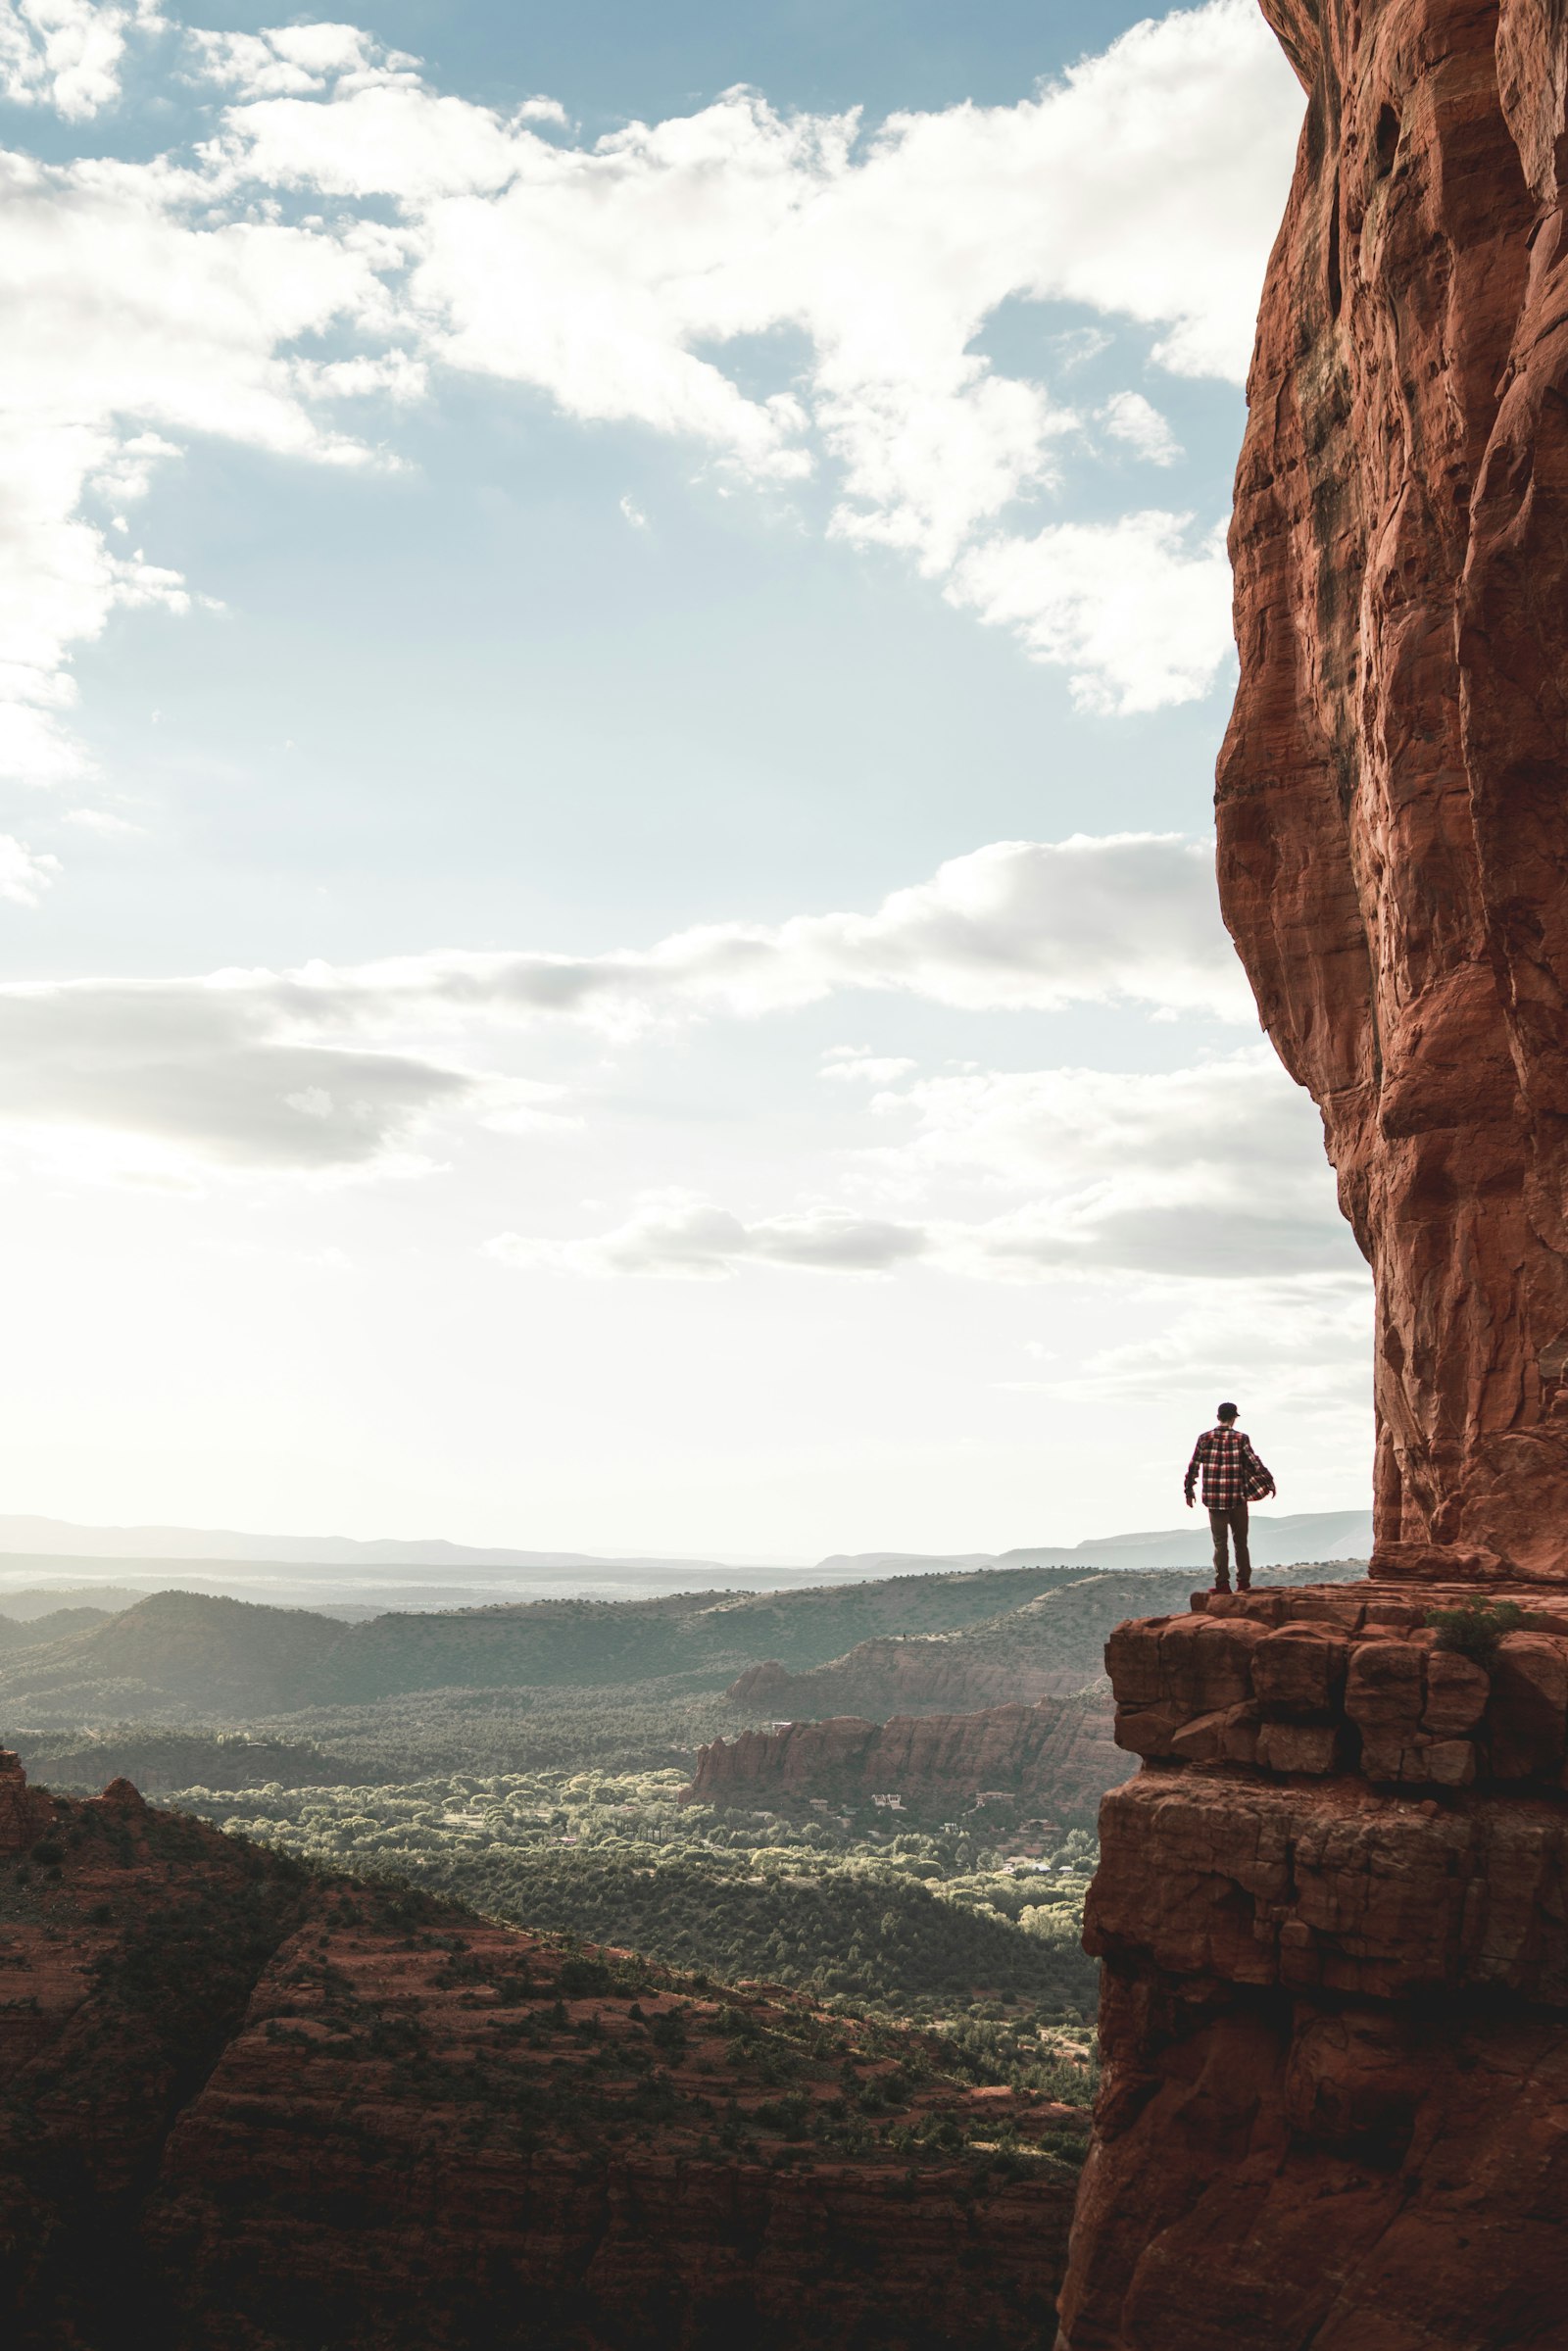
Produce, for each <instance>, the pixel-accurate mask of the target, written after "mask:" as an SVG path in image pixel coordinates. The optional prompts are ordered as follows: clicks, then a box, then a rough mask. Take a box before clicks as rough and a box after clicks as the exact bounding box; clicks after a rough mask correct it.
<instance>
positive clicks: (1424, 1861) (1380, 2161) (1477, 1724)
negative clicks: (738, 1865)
mask: <svg viewBox="0 0 1568 2351" xmlns="http://www.w3.org/2000/svg"><path fill="white" fill-rule="evenodd" d="M1467 1592H1468V1595H1469V1596H1470V1597H1471V1598H1473V1597H1474V1591H1473V1588H1471V1587H1464V1588H1456V1589H1455V1590H1454V1591H1452V1592H1438V1593H1436V1594H1434V1593H1433V1592H1431V1590H1430V1589H1427V1590H1417V1589H1415V1588H1407V1590H1406V1591H1405V1592H1402V1593H1401V1592H1397V1591H1394V1590H1391V1589H1390V1588H1389V1587H1388V1586H1387V1585H1377V1584H1371V1583H1368V1584H1364V1585H1361V1586H1359V1587H1355V1586H1340V1587H1337V1588H1334V1589H1332V1590H1325V1591H1323V1592H1310V1591H1307V1592H1289V1593H1258V1594H1253V1595H1250V1596H1242V1595H1237V1596H1234V1597H1230V1598H1218V1597H1216V1596H1214V1595H1212V1594H1209V1593H1197V1594H1195V1595H1194V1603H1193V1611H1192V1613H1191V1614H1189V1615H1188V1616H1186V1617H1171V1618H1163V1619H1153V1620H1149V1621H1146V1622H1143V1623H1135V1624H1129V1625H1124V1626H1122V1627H1121V1628H1120V1629H1119V1630H1118V1632H1117V1633H1116V1634H1115V1635H1114V1636H1113V1637H1112V1640H1111V1641H1110V1643H1109V1646H1108V1649H1107V1655H1106V1663H1107V1667H1108V1669H1109V1671H1110V1674H1111V1679H1112V1684H1113V1687H1114V1690H1115V1696H1116V1706H1117V1729H1116V1735H1117V1737H1118V1739H1121V1740H1122V1741H1123V1743H1124V1744H1126V1745H1128V1746H1129V1747H1130V1748H1131V1749H1132V1750H1133V1751H1135V1752H1138V1753H1141V1754H1142V1755H1143V1756H1144V1757H1145V1758H1146V1760H1145V1763H1144V1768H1143V1770H1142V1772H1141V1773H1140V1775H1139V1777H1138V1778H1137V1779H1136V1780H1135V1781H1133V1782H1132V1783H1130V1784H1129V1785H1128V1786H1126V1787H1124V1788H1119V1789H1117V1790H1116V1791H1115V1792H1114V1793H1113V1794H1111V1795H1109V1796H1107V1798H1106V1799H1105V1802H1104V1804H1103V1807H1102V1810H1101V1864H1100V1869H1099V1871H1098V1873H1097V1875H1096V1878H1095V1881H1094V1885H1093V1886H1092V1888H1091V1890H1090V1895H1089V1901H1088V1906H1087V1909H1086V1913H1085V1942H1086V1944H1087V1946H1088V1948H1089V1949H1090V1950H1091V1951H1092V1952H1095V1953H1097V1954H1098V1955H1099V1956H1100V1957H1101V1958H1102V1959H1103V1962H1104V1982H1103V1999H1102V2022H1101V2045H1102V2053H1103V2062H1104V2076H1103V2089H1102V2093H1101V2099H1100V2103H1099V2106H1098V2108H1097V2114H1096V2130H1095V2139H1094V2144H1093V2147H1092V2150H1091V2154H1090V2159H1089V2164H1088V2167H1087V2169H1086V2172H1085V2177H1084V2191H1083V2196H1082V2200H1081V2203H1080V2207H1079V2212H1078V2217H1077V2221H1076V2223H1075V2228H1074V2235H1073V2253H1072V2261H1071V2266H1070V2270H1069V2275H1068V2279H1067V2283H1066V2286H1065V2288H1064V2291H1063V2296H1062V2302H1061V2333H1060V2337H1059V2340H1060V2343H1061V2345H1062V2346H1063V2351H1218V2346H1220V2345H1221V2344H1224V2343H1227V2342H1243V2343H1246V2344H1248V2345H1249V2346H1250V2347H1251V2351H1274V2346H1276V2345H1277V2346H1279V2351H1286V2347H1287V2346H1290V2347H1291V2351H1294V2347H1295V2346H1297V2345H1299V2344H1303V2343H1310V2344H1311V2345H1312V2346H1313V2351H1365V2347H1366V2346H1368V2345H1372V2344H1376V2345H1377V2346H1379V2351H1473V2347H1475V2346H1491V2345H1494V2344H1495V2345H1501V2344H1503V2343H1509V2344H1518V2345H1534V2346H1538V2347H1540V2351H1545V2347H1546V2346H1548V2345H1553V2346H1554V2345H1557V2344H1560V2343H1561V2342H1562V2340H1563V2334H1562V2310H1563V2308H1564V2306H1565V2299H1568V1918H1565V1914H1564V1905H1563V1899H1562V1887H1563V1886H1564V1884H1565V1883H1568V1802H1565V1801H1564V1796H1563V1787H1564V1774H1565V1763H1568V1600H1562V1599H1553V1598H1551V1597H1549V1596H1547V1595H1544V1594H1543V1593H1542V1592H1541V1590H1540V1588H1539V1587H1529V1586H1526V1587H1521V1588H1520V1590H1519V1592H1518V1593H1517V1594H1516V1598H1517V1601H1518V1604H1519V1605H1520V1608H1521V1613H1522V1614H1523V1616H1524V1622H1523V1624H1522V1625H1521V1626H1520V1627H1519V1628H1518V1629H1517V1630H1516V1631H1514V1632H1511V1633H1508V1634H1506V1635H1504V1636H1503V1637H1502V1638H1501V1640H1500V1641H1499V1642H1498V1645H1497V1648H1496V1653H1495V1662H1494V1663H1493V1664H1492V1665H1491V1666H1490V1667H1488V1666H1485V1665H1483V1664H1481V1663H1478V1662H1477V1661H1475V1660H1474V1659H1472V1658H1469V1657H1466V1656H1463V1655H1459V1654H1454V1653H1451V1652H1448V1651H1446V1650H1445V1649H1443V1648H1441V1647H1439V1646H1438V1645H1437V1640H1436V1636H1435V1634H1434V1633H1433V1631H1431V1630H1430V1629H1428V1628H1426V1626H1425V1625H1424V1622H1423V1620H1424V1618H1425V1616H1426V1615H1427V1613H1428V1612H1429V1607H1430V1603H1431V1602H1432V1600H1433V1599H1434V1598H1437V1599H1439V1600H1457V1599H1459V1598H1461V1597H1463V1596H1464V1595H1465V1594H1466V1593H1467ZM1497 1596H1498V1597H1501V1596H1504V1595H1502V1594H1498V1595H1497Z"/></svg>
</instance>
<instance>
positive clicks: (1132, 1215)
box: [488, 1049, 1363, 1292]
mask: <svg viewBox="0 0 1568 2351" xmlns="http://www.w3.org/2000/svg"><path fill="white" fill-rule="evenodd" d="M872 1107H873V1109H875V1110H877V1111H880V1112H881V1113H882V1114H884V1115H889V1116H892V1115H899V1114H904V1115H908V1116H910V1117H911V1119H912V1122H913V1123H912V1132H911V1134H910V1135H909V1137H908V1139H907V1141H905V1142H903V1143H901V1144H898V1145H895V1146H890V1147H887V1148H886V1149H884V1150H882V1151H870V1152H865V1153H862V1154H861V1155H860V1164H859V1165H858V1168H857V1169H856V1170H854V1171H853V1172H852V1173H851V1175H850V1176H849V1178H848V1179H847V1181H846V1183H845V1186H844V1189H845V1191H846V1192H854V1193H856V1194H857V1195H858V1196H861V1197H860V1198H859V1199H858V1202H857V1204H847V1203H846V1202H845V1201H843V1200H840V1201H837V1202H833V1201H818V1202H815V1203H813V1204H811V1205H809V1206H807V1207H804V1208H799V1207H798V1208H793V1209H791V1210H789V1211H787V1212H782V1213H773V1214H770V1215H761V1216H757V1215H752V1216H741V1215H739V1214H737V1213H735V1212H733V1211H732V1210H730V1209H728V1208H726V1207H724V1206H722V1205H719V1204H717V1203H715V1202H712V1201H711V1200H703V1199H701V1198H697V1197H694V1196H690V1195H681V1196H679V1197H678V1198H676V1199H674V1200H669V1199H667V1198H665V1197H663V1196H660V1197H657V1198H655V1199H652V1200H640V1201H638V1202H637V1204H636V1205H635V1207H634V1208H633V1211H632V1213H631V1214H630V1215H629V1216H628V1217H627V1218H626V1219H625V1220H624V1221H623V1222H622V1223H620V1224H618V1225H616V1226H613V1227H612V1228H610V1229H609V1230H607V1231H603V1232H600V1233H597V1234H593V1235H588V1236H584V1237H582V1238H578V1239H569V1240H561V1239H556V1238H552V1239H539V1238H530V1237H526V1236H523V1235H519V1234H517V1233H506V1234H502V1235H500V1236H499V1237H498V1238H497V1239H496V1240H494V1241H493V1242H491V1243H490V1244H489V1245H488V1247H489V1250H490V1253H491V1254H492V1255H494V1256H496V1257H498V1258H500V1259H501V1260H502V1261H503V1262H505V1263H507V1264H510V1265H513V1266H515V1267H518V1268H520V1269H522V1270H525V1271H545V1272H551V1273H558V1274H575V1275H584V1276H591V1277H597V1278H606V1277H610V1276H614V1275H633V1276H638V1275H641V1276H653V1277H656V1278H659V1279H664V1280H669V1279H676V1280H692V1279H714V1278H720V1277H723V1276H725V1275H728V1274H733V1273H736V1272H738V1271H739V1270H740V1269H741V1268H742V1267H743V1266H745V1265H747V1264H765V1265H773V1266H795V1267H801V1266H804V1267H807V1268H809V1270H811V1271H813V1272H817V1273H850V1274H877V1273H886V1272H889V1271H891V1270H893V1269H894V1268H895V1267H897V1266H902V1265H906V1264H911V1263H914V1262H919V1263H921V1264H923V1265H926V1266H929V1267H932V1268H935V1269H938V1270H940V1271H942V1272H945V1273H950V1274H959V1275H964V1276H967V1277H969V1278H971V1279H978V1280H985V1281H1014V1282H1016V1281H1050V1280H1062V1279H1071V1278H1079V1279H1082V1278H1095V1277H1120V1276H1126V1275H1128V1274H1135V1275H1139V1276H1143V1277H1146V1278H1150V1279H1153V1280H1156V1281H1159V1282H1163V1283H1177V1284H1184V1283H1186V1284H1192V1283H1199V1284H1201V1285H1203V1286H1204V1287H1205V1288H1207V1287H1212V1285H1214V1284H1216V1283H1219V1284H1230V1283H1237V1282H1247V1283H1254V1282H1256V1281H1258V1280H1259V1279H1273V1280H1278V1279H1280V1278H1281V1277H1282V1276H1287V1275H1290V1276H1295V1277H1297V1278H1298V1279H1299V1280H1301V1281H1304V1282H1305V1283H1306V1285H1307V1286H1308V1288H1309V1289H1310V1288H1315V1287H1321V1286H1323V1285H1324V1284H1327V1285H1328V1287H1329V1288H1330V1289H1331V1290H1332V1291H1335V1292H1338V1291H1340V1290H1342V1289H1344V1288H1345V1287H1346V1285H1349V1286H1350V1288H1351V1289H1352V1290H1355V1291H1357V1292H1358V1291H1359V1288H1360V1287H1361V1284H1362V1281H1363V1276H1362V1274H1361V1271H1360V1268H1359V1264H1358V1260H1357V1259H1356V1257H1355V1252H1354V1248H1353V1245H1352V1244H1351V1242H1350V1240H1349V1236H1348V1231H1347V1228H1346V1226H1345V1223H1344V1220H1343V1219H1342V1218H1341V1216H1340V1214H1339V1210H1338V1206H1337V1203H1336V1200H1335V1196H1334V1186H1333V1181H1332V1178H1331V1176H1330V1174H1329V1171H1328V1167H1327V1164H1326V1162H1325V1160H1324V1157H1323V1151H1322V1143H1321V1136H1320V1134H1319V1132H1318V1127H1317V1118H1316V1113H1315V1111H1314V1110H1313V1108H1312V1105H1311V1102H1309V1101H1308V1099H1307V1097H1306V1096H1305V1095H1304V1094H1303V1093H1302V1092H1301V1091H1300V1089H1299V1088H1298V1087H1296V1086H1294V1085H1292V1083H1291V1081H1290V1079H1289V1078H1287V1077H1286V1075H1285V1073H1284V1071H1283V1070H1282V1069H1281V1068H1280V1065H1279V1063H1278V1062H1277V1061H1276V1060H1275V1058H1274V1056H1273V1055H1272V1053H1268V1052H1267V1051H1266V1049H1254V1050H1250V1051H1249V1052H1246V1053H1237V1054H1234V1055H1232V1056H1231V1057H1229V1058H1228V1059H1225V1060H1222V1061H1214V1062H1207V1063H1203V1064H1201V1065H1200V1066H1199V1067H1196V1068H1191V1069H1180V1070H1175V1071H1169V1072H1163V1073H1160V1074H1157V1075H1148V1074H1140V1075H1134V1076H1127V1075H1112V1074H1110V1073H1107V1072H1105V1071H1103V1070H1086V1069H1046V1070H1031V1071H1023V1072H1018V1071H996V1070H978V1071H964V1072H962V1073H961V1074H958V1075H955V1076H938V1077H933V1078H927V1079H914V1080H911V1081H909V1082H907V1084H904V1085H903V1086H901V1087H900V1088H898V1089H897V1090H896V1091H889V1092H888V1093H885V1094H883V1095H881V1096H879V1097H877V1098H876V1100H875V1101H874V1102H873V1104H872ZM960 1189H962V1190H966V1191H967V1193H968V1196H969V1197H970V1198H971V1199H972V1198H974V1196H975V1195H976V1194H978V1195H980V1196H981V1197H983V1196H984V1195H985V1194H986V1193H988V1192H989V1193H992V1194H995V1193H998V1192H1004V1193H1011V1194H1014V1195H1017V1196H1019V1197H1018V1198H1017V1200H1016V1204H1015V1205H1012V1206H1009V1207H1007V1208H1005V1209H1004V1210H1003V1211H1002V1212H1001V1213H996V1214H989V1215H987V1214H980V1215H975V1214H972V1213H971V1214H970V1215H968V1216H962V1215H957V1214H955V1213H953V1212H952V1211H951V1210H948V1211H946V1212H942V1211H937V1212H933V1205H932V1203H933V1201H934V1200H939V1199H944V1198H946V1199H951V1198H952V1197H953V1195H954V1193H955V1192H956V1190H960ZM877 1194H880V1195H881V1196H882V1198H883V1201H884V1203H885V1204H884V1205H883V1207H882V1212H881V1213H877V1212H875V1211H874V1210H873V1208H872V1207H871V1206H869V1205H868V1204H867V1197H868V1196H874V1195H877ZM894 1202H896V1203H897V1204H898V1205H899V1206H901V1207H902V1208H904V1210H905V1213H904V1214H903V1215H902V1216H900V1215H895V1214H892V1213H890V1212H889V1208H890V1206H891V1205H892V1203H894Z"/></svg>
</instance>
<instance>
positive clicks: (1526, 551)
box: [1218, 0, 1568, 1579]
mask: <svg viewBox="0 0 1568 2351" xmlns="http://www.w3.org/2000/svg"><path fill="white" fill-rule="evenodd" d="M1263 6H1264V13H1265V14H1266V15H1267V16H1268V17H1269V19H1270V22H1271V23H1272V24H1274V26H1275V28H1276V30H1277V31H1278V33H1279V35H1280V38H1281V40H1282V41H1283V43H1284V45H1285V48H1286V50H1287V52H1288V54H1289V55H1290V58H1291V60H1292V63H1293V64H1294V66H1295V68H1296V70H1297V73H1298V74H1299V77H1300V79H1301V81H1302V83H1303V84H1304V86H1305V89H1306V93H1307V114H1306V122H1305V127H1304V130H1303V133H1302V139H1301V146H1300V153H1299V162H1298V168H1297V173H1296V180H1295V185H1294V187H1293V189H1292V191H1291V197H1290V204H1289V209H1288V211H1287V214H1286V219H1285V223H1284V227H1283V230H1282V232H1281V236H1280V239H1279V243H1278V245H1277V247H1276V250H1275V253H1274V257H1273V261H1272V264H1271V266H1270V269H1269V273H1268V280H1267V285H1266V288H1265V292H1264V297H1263V305H1262V312H1261V317H1260V321H1259V328H1258V340H1257V348H1256V354H1255V358H1254V361H1253V368H1252V376H1251V381H1250V388H1249V415H1250V421H1249V426H1248V432H1247V438H1246V444H1245V447H1244V450H1243V455H1242V461H1241V467H1240V472H1239V475H1238V480H1237V492H1236V510H1235V520H1234V524H1233V529H1232V538H1231V545H1232V553H1233V557H1234V561H1235V565H1236V626H1237V636H1238V642H1239V646H1240V651H1241V661H1242V677H1241V687H1240V691H1239V694H1238V696H1237V701H1236V708H1235V713H1234V716H1233V718H1232V722H1231V727H1230V732H1229V735H1228V738H1227V741H1226V745H1225V749H1224V753H1223V756H1222V758H1221V761H1220V769H1219V795H1218V808H1219V871H1220V887H1221V896H1222V901H1223V905H1224V908H1225V914H1226V919H1227V921H1228V922H1229V924H1230V927H1231V930H1232V932H1233V934H1234V936H1235V939H1236V942H1237V945H1238V947H1239V949H1240V951H1241V954H1242V955H1243V958H1244V960H1245V962H1246V964H1247V968H1248V971H1249V973H1250V977H1251V981H1252V984H1253V988H1254V990H1255V992H1256V995H1257V999H1258V1004H1259V1007H1260V1009H1261V1012H1262V1016H1263V1019H1264V1022H1265V1024H1266V1026H1267V1028H1268V1031H1269V1034H1270V1036H1271V1037H1272V1039H1273V1041H1274V1043H1275V1045H1276V1047H1277V1048H1278V1050H1279V1052H1280V1053H1281V1055H1282V1056H1283V1058H1284V1060H1285V1062H1286V1065H1287V1067H1288V1068H1290V1069H1291V1070H1292V1071H1293V1073H1294V1074H1295V1075H1296V1076H1297V1077H1298V1078H1299V1079H1300V1080H1301V1081H1302V1082H1304V1083H1305V1084H1306V1085H1307V1086H1309V1087H1310V1089H1311V1091H1312V1094H1313V1096H1314V1098H1315V1099H1316V1101H1317V1102H1318V1104H1319V1106H1320V1108H1321V1110H1322V1113H1323V1119H1324V1126H1325V1130H1326V1134H1327V1140H1328V1149H1329V1154H1330V1156H1331V1158H1332V1159H1333V1161H1334V1164H1335V1167H1336V1168H1337V1170H1338V1174H1339V1183H1340V1195H1341V1199H1342V1201H1343V1203H1344V1206H1345V1210H1346V1213H1347V1215H1348V1217H1349V1219H1350V1221H1351V1223H1352V1225H1353V1226H1354V1229H1355V1233H1356V1236H1357V1239H1358V1240H1359V1242H1360V1244H1361V1247H1362V1249H1364V1250H1365V1252H1366V1254H1367V1256H1368V1257H1369V1259H1370V1260H1371V1263H1372V1266H1373V1269H1374V1272H1375V1276H1376V1282H1377V1293H1378V1339H1377V1352H1376V1371H1375V1387H1376V1400H1377V1415H1378V1454H1377V1478H1376V1496H1375V1505H1376V1532H1377V1551H1376V1556H1375V1559H1374V1563H1373V1569H1372V1572H1373V1574H1374V1576H1381V1575H1391V1576H1395V1577H1400V1576H1406V1577H1407V1576H1411V1575H1431V1576H1437V1577H1442V1578H1449V1579H1451V1578H1455V1577H1463V1576H1471V1577H1473V1576H1477V1575H1479V1576H1483V1577H1484V1576H1486V1575H1488V1574H1496V1573H1499V1572H1503V1571H1507V1572H1509V1573H1511V1574H1513V1575H1514V1576H1516V1577H1517V1576H1521V1575H1523V1576H1526V1577H1537V1578H1548V1579H1551V1578H1565V1577H1568V819H1565V809H1564V783H1565V773H1568V659H1565V656H1568V403H1565V401H1564V397H1563V387H1564V376H1565V372H1568V251H1565V243H1564V235H1563V207H1562V196H1561V193H1560V192H1559V187H1558V176H1559V173H1562V174H1563V175H1564V176H1565V178H1568V159H1565V152H1564V146H1563V137H1564V91H1565V84H1568V62H1565V58H1568V23H1565V16H1564V11H1563V9H1562V8H1561V7H1560V6H1559V5H1557V4H1556V0H1552V5H1549V6H1548V5H1547V0H1503V5H1502V8H1501V11H1500V14H1499V11H1498V9H1497V7H1496V6H1495V5H1482V4H1479V0H1357V4H1356V5H1354V6H1351V5H1350V0H1263Z"/></svg>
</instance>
